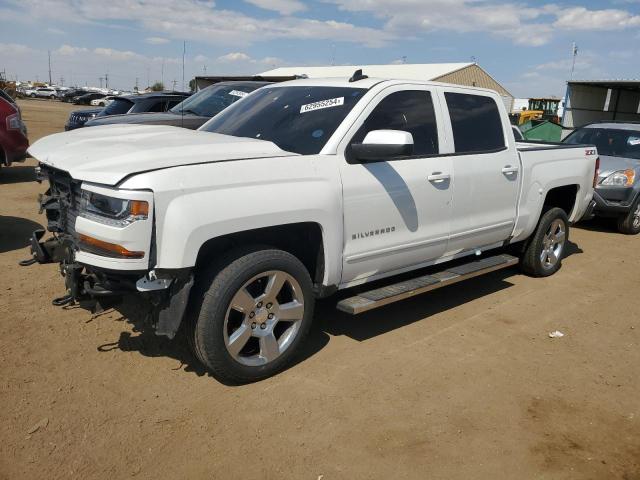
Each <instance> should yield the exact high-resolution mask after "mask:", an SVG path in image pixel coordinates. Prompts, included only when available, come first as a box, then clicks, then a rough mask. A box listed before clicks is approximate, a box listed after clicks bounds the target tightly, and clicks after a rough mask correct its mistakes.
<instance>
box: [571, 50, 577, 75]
mask: <svg viewBox="0 0 640 480" xmlns="http://www.w3.org/2000/svg"><path fill="white" fill-rule="evenodd" d="M571 54H572V55H573V61H572V63H571V80H573V71H574V70H575V69H576V57H577V56H578V45H576V42H573V45H571Z"/></svg>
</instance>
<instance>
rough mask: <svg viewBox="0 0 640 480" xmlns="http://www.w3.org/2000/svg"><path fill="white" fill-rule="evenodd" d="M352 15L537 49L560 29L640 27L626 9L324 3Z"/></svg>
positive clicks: (466, 1) (432, 0) (444, 0)
mask: <svg viewBox="0 0 640 480" xmlns="http://www.w3.org/2000/svg"><path fill="white" fill-rule="evenodd" d="M325 1H326V2H329V3H333V4H335V5H337V6H338V7H339V8H340V9H342V10H346V11H351V12H369V13H372V14H374V15H375V16H377V17H378V18H380V19H383V20H384V21H385V22H386V23H385V25H384V30H385V31H387V32H389V33H392V34H394V35H396V36H399V35H401V34H403V35H405V36H406V35H416V34H418V33H420V32H433V31H442V30H449V31H454V32H459V33H473V32H485V33H489V34H493V35H498V36H502V37H506V38H509V39H511V40H512V41H513V43H515V44H517V45H525V46H527V45H528V46H540V45H544V44H546V43H548V42H549V41H550V40H551V38H552V36H553V35H554V34H555V33H557V32H558V31H560V29H562V30H616V29H625V28H632V27H637V26H640V16H638V15H632V14H630V13H629V12H627V11H625V10H615V9H607V10H590V9H587V8H584V7H573V8H564V7H562V6H560V5H558V4H546V5H545V4H540V5H538V4H536V5H535V6H533V7H529V6H526V5H524V4H522V3H509V2H506V3H499V2H491V3H489V2H486V1H480V0H399V1H396V2H389V1H387V0H325Z"/></svg>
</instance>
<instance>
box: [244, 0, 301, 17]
mask: <svg viewBox="0 0 640 480" xmlns="http://www.w3.org/2000/svg"><path fill="white" fill-rule="evenodd" d="M245 2H247V3H250V4H252V5H255V6H256V7H260V8H264V9H265V10H273V11H274V12H278V13H281V14H282V15H291V14H292V13H295V12H300V11H302V10H306V9H307V7H306V6H305V5H304V3H302V2H300V1H298V0H245Z"/></svg>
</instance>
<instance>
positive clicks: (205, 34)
mask: <svg viewBox="0 0 640 480" xmlns="http://www.w3.org/2000/svg"><path fill="white" fill-rule="evenodd" d="M42 1H43V0H21V1H20V2H16V3H15V4H14V5H15V7H14V8H15V9H17V11H18V12H19V13H22V14H23V16H24V17H25V18H29V19H30V20H32V21H46V19H55V20H57V21H60V22H66V23H69V22H82V23H98V22H100V23H101V24H103V25H104V24H105V23H108V22H110V21H130V22H135V23H137V24H138V26H139V27H142V28H143V29H145V30H147V31H150V32H154V33H158V34H160V35H158V36H162V37H170V38H175V39H180V40H185V39H186V40H192V41H196V42H208V43H215V44H225V45H234V46H244V45H249V44H251V43H254V42H258V41H260V42H263V41H265V40H272V39H313V40H331V41H334V42H353V43H357V44H363V45H365V46H368V47H379V46H381V45H384V44H386V43H388V42H389V41H390V40H392V39H393V38H395V37H394V35H392V34H390V33H389V32H385V31H383V30H380V29H376V28H368V27H359V26H356V25H353V24H350V23H346V22H338V21H335V20H315V19H310V18H298V17H289V16H285V17H277V18H269V19H263V18H255V17H251V16H249V15H245V14H243V13H241V12H238V11H233V10H224V9H219V8H217V7H216V5H215V3H214V2H212V1H207V0H204V1H202V0H110V1H109V2H104V1H103V0H83V1H81V2H78V1H75V0H57V1H56V3H55V6H49V7H50V8H45V7H47V5H43V4H42ZM44 1H52V0H44ZM260 1H262V3H264V4H265V5H266V4H267V3H271V4H274V5H275V4H276V3H277V2H266V1H263V0H260ZM291 1H292V0H289V3H288V5H289V7H291V6H295V3H291ZM285 3H286V2H285ZM282 7H283V5H281V8H282ZM285 10H286V7H285ZM289 10H290V8H289Z"/></svg>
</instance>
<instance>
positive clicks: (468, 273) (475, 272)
mask: <svg viewBox="0 0 640 480" xmlns="http://www.w3.org/2000/svg"><path fill="white" fill-rule="evenodd" d="M518 261H519V260H518V258H517V257H514V256H512V255H506V254H503V255H496V256H495V257H487V258H483V259H481V260H476V261H474V262H470V263H466V264H464V265H459V266H457V267H451V268H449V269H447V270H444V271H442V272H438V273H434V274H432V275H423V276H421V277H418V278H413V279H410V280H405V281H402V282H399V283H395V284H393V285H388V286H386V287H380V288H376V289H375V290H369V291H368V292H362V293H359V294H358V295H355V296H353V297H350V298H345V299H344V300H340V301H339V302H338V305H337V307H336V308H337V309H338V310H341V311H343V312H345V313H349V314H351V315H357V314H358V313H362V312H366V311H368V310H373V309H374V308H378V307H382V306H383V305H388V304H390V303H393V302H397V301H399V300H404V299H405V298H409V297H413V296H414V295H419V294H421V293H425V292H430V291H431V290H436V289H438V288H441V287H446V286H447V285H451V284H453V283H458V282H461V281H463V280H467V279H469V278H473V277H477V276H479V275H484V274H485V273H489V272H494V271H496V270H501V269H503V268H508V267H511V266H513V265H516V264H517V263H518Z"/></svg>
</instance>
